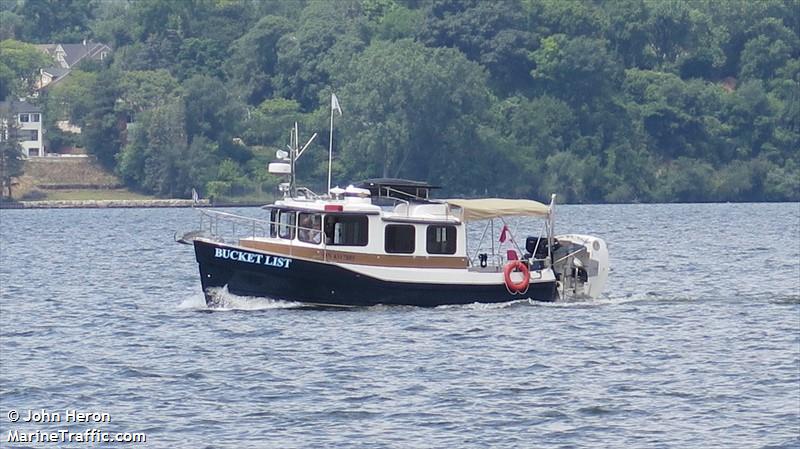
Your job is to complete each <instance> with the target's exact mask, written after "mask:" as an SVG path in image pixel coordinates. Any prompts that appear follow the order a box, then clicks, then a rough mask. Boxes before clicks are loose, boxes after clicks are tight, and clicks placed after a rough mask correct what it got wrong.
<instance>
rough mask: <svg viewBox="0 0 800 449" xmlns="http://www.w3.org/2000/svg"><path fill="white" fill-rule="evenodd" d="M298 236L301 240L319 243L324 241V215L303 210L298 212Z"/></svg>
mask: <svg viewBox="0 0 800 449" xmlns="http://www.w3.org/2000/svg"><path fill="white" fill-rule="evenodd" d="M298 217H299V218H298V220H297V222H298V225H297V238H298V239H299V240H300V241H301V242H306V243H313V244H319V243H321V242H322V216H321V215H320V214H310V213H307V212H301V213H299V214H298Z"/></svg>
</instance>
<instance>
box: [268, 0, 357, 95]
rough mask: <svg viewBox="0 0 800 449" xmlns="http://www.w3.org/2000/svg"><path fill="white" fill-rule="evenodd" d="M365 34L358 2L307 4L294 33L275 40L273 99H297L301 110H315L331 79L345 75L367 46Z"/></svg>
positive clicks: (343, 0)
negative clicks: (276, 56)
mask: <svg viewBox="0 0 800 449" xmlns="http://www.w3.org/2000/svg"><path fill="white" fill-rule="evenodd" d="M332 24H337V26H332ZM368 31H369V26H368V23H367V18H366V16H364V15H363V14H362V10H361V2H360V1H357V0H341V1H336V2H331V1H325V0H318V1H315V2H312V3H310V4H309V5H308V6H307V7H306V8H304V9H303V11H302V13H301V16H300V21H299V26H298V27H297V29H296V31H294V32H292V33H287V34H284V35H283V36H282V37H281V38H280V40H279V41H278V64H277V66H276V72H277V74H276V76H275V78H274V80H273V85H274V92H275V96H278V97H282V98H288V99H292V100H297V101H298V102H299V103H300V106H301V107H302V108H303V110H304V111H309V110H312V109H316V107H317V105H318V104H319V103H318V102H319V98H320V93H321V92H323V91H325V90H326V89H327V88H328V86H329V85H330V81H331V80H330V78H331V76H339V75H341V73H344V71H346V70H347V66H348V65H349V64H348V63H349V62H350V61H351V60H352V59H353V57H354V56H355V55H357V54H359V53H360V52H361V51H362V50H363V49H364V47H366V43H367V41H368V35H367V34H368Z"/></svg>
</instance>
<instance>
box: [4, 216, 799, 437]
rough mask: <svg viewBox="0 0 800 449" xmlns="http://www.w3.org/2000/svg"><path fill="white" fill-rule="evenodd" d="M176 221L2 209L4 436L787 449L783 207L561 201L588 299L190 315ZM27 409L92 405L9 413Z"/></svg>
mask: <svg viewBox="0 0 800 449" xmlns="http://www.w3.org/2000/svg"><path fill="white" fill-rule="evenodd" d="M246 212H249V213H258V211H257V210H255V209H254V210H249V211H246ZM196 223H197V220H196V218H195V215H194V213H193V211H191V210H186V209H172V210H159V209H150V210H147V209H141V210H120V209H117V210H31V211H17V210H3V211H2V212H0V237H1V238H0V288H2V290H1V291H2V295H1V299H0V363H1V366H0V368H1V369H0V446H2V447H60V446H58V445H54V444H52V443H40V444H10V445H9V444H7V437H8V432H9V430H20V431H23V432H33V431H37V430H38V431H48V432H51V431H58V430H59V429H71V430H72V431H74V432H83V431H84V430H86V429H91V428H97V429H101V430H104V431H108V432H142V433H145V434H146V435H147V443H146V444H145V445H129V447H143V446H144V447H154V448H167V447H176V448H200V447H227V448H262V447H286V448H294V447H297V448H306V447H343V448H345V447H346V448H352V447H370V448H372V447H378V448H382V447H393V448H394V447H396V448H408V447H448V448H450V447H459V448H461V447H475V448H485V447H525V448H527V447H589V446H590V447H622V446H628V447H656V448H658V447H698V446H702V447H800V205H798V204H708V205H620V206H562V207H559V209H558V221H557V226H558V231H559V232H580V233H587V234H595V235H598V236H602V237H603V238H605V239H606V240H607V241H608V242H609V248H610V251H611V264H612V270H611V275H610V278H609V285H608V287H607V293H606V295H605V296H604V297H603V298H600V299H598V300H595V301H590V302H580V303H567V304H559V303H556V304H549V305H548V304H529V303H527V302H519V303H514V304H510V305H502V306H484V305H471V306H459V307H442V308H437V309H416V308H411V307H373V308H367V309H353V310H345V311H337V310H308V309H297V308H292V307H291V304H285V303H276V302H270V301H265V300H255V299H248V298H236V297H232V298H229V302H228V306H227V307H226V309H225V310H217V311H210V310H208V309H206V308H205V305H204V302H203V298H202V295H201V293H200V290H199V279H198V275H197V271H196V264H195V262H194V260H193V254H192V250H191V248H190V247H188V246H184V245H178V244H175V243H172V237H173V232H174V231H176V230H187V229H189V228H191V227H192V226H193V225H195V224H196ZM41 409H45V410H47V411H56V412H59V413H61V414H62V415H63V414H64V413H65V412H64V410H65V409H76V410H78V411H81V412H105V413H108V414H109V415H110V417H111V422H110V423H99V424H86V423H65V422H61V423H22V422H17V423H11V422H10V421H9V420H8V417H7V414H8V411H10V410H17V411H19V412H21V413H27V410H41ZM117 446H118V445H115V446H114V447H117ZM70 447H102V446H101V445H98V444H73V445H72V446H70Z"/></svg>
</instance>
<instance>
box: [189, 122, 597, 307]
mask: <svg viewBox="0 0 800 449" xmlns="http://www.w3.org/2000/svg"><path fill="white" fill-rule="evenodd" d="M292 140H293V145H291V146H290V151H289V152H288V153H287V152H283V151H279V152H278V153H279V154H278V156H279V161H278V162H275V163H271V164H270V167H269V170H270V172H271V173H281V174H286V175H288V177H289V182H287V183H283V184H281V186H280V190H281V191H283V193H284V198H283V199H282V200H279V201H276V202H275V203H273V204H270V205H267V206H264V209H265V210H266V212H265V216H264V217H263V218H254V217H244V216H240V215H233V214H228V213H225V212H220V211H213V210H205V209H203V210H200V214H201V229H200V230H199V231H193V232H192V233H188V234H187V235H186V236H184V237H183V238H182V239H181V240H182V241H183V243H191V244H193V245H194V249H195V255H196V259H197V263H198V264H199V268H200V278H201V283H202V287H203V291H204V294H205V296H206V302H207V304H209V305H213V304H215V303H216V302H217V298H215V296H214V294H213V292H214V291H218V290H220V289H221V288H223V287H225V288H227V291H228V292H229V293H232V294H234V295H238V296H251V297H265V298H270V299H277V300H286V301H295V302H300V303H306V304H311V305H322V306H371V305H376V304H388V305H395V304H396V305H412V306H423V307H432V306H439V305H446V304H470V303H475V302H479V303H500V302H507V301H516V300H520V299H533V300H538V301H555V300H557V299H560V298H561V299H563V298H573V297H596V296H598V295H599V294H600V293H601V292H602V290H603V288H604V285H605V282H606V278H607V276H608V251H607V248H606V244H605V242H604V241H603V240H602V239H599V238H596V237H591V236H584V235H577V234H570V235H554V233H553V230H554V222H555V195H553V196H552V198H551V201H550V203H549V204H547V205H545V204H543V203H540V202H536V201H532V200H525V199H501V198H485V199H450V200H436V199H433V198H431V191H432V190H434V189H435V188H436V187H435V186H432V185H429V184H427V183H424V182H418V181H409V180H402V179H385V178H382V179H371V180H366V181H363V182H361V183H359V184H357V185H351V186H348V187H347V188H346V189H341V188H338V187H336V188H332V189H330V190H329V192H328V193H327V194H325V195H317V194H315V193H313V192H312V191H310V190H309V189H306V188H302V187H298V186H297V185H296V181H295V176H294V166H295V161H296V159H297V157H298V155H300V154H302V151H303V150H302V149H300V147H299V145H298V143H297V142H298V139H297V128H296V126H295V130H294V134H293V139H292ZM307 146H308V144H306V147H307ZM510 217H529V218H531V219H537V220H539V221H540V222H541V223H542V233H541V234H540V235H537V236H528V237H527V238H525V239H524V240H518V239H517V238H516V237H515V236H514V232H513V230H512V229H511V226H509V221H508V220H509V218H510ZM477 223H482V224H483V233H482V237H481V238H480V240H479V241H478V242H477V243H476V242H470V241H468V232H467V226H468V224H477ZM496 226H502V229H501V230H500V231H499V234H500V238H499V240H498V241H497V242H495V231H496Z"/></svg>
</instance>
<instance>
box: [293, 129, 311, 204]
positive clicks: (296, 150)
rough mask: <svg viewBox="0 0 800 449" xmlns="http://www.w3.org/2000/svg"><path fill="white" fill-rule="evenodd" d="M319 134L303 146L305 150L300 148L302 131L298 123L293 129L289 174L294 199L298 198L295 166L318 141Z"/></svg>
mask: <svg viewBox="0 0 800 449" xmlns="http://www.w3.org/2000/svg"><path fill="white" fill-rule="evenodd" d="M316 137H317V133H314V135H313V136H311V138H310V139H308V142H306V144H305V145H303V148H300V130H299V126H298V125H297V122H294V128H293V129H292V136H291V138H290V139H289V140H290V142H291V144H290V145H289V159H290V165H291V173H290V174H289V192H290V194H291V197H292V198H295V197H297V175H296V174H295V172H296V170H295V166H296V163H297V159H298V158H299V157H300V156H301V155H302V154H303V152H304V151H306V148H308V146H309V145H311V142H313V141H314V139H316Z"/></svg>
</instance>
